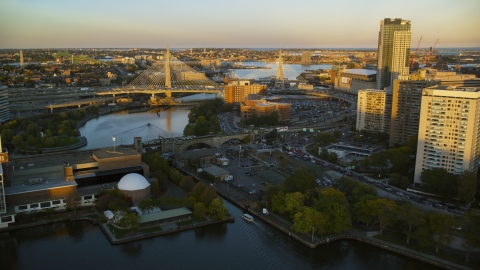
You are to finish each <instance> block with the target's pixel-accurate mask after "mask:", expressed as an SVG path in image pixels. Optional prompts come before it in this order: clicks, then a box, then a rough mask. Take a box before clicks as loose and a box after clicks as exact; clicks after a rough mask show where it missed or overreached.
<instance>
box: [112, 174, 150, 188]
mask: <svg viewBox="0 0 480 270" xmlns="http://www.w3.org/2000/svg"><path fill="white" fill-rule="evenodd" d="M149 186H150V183H149V182H148V181H147V179H145V177H143V176H142V175H140V174H138V173H129V174H127V175H125V176H124V177H122V179H120V182H118V189H120V190H129V191H133V190H140V189H145V188H147V187H149Z"/></svg>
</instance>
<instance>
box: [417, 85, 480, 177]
mask: <svg viewBox="0 0 480 270" xmlns="http://www.w3.org/2000/svg"><path fill="white" fill-rule="evenodd" d="M479 154H480V88H477V87H455V86H432V87H428V88H425V89H423V91H422V104H421V111H420V123H419V131H418V145H417V155H416V156H417V159H416V163H415V179H414V180H415V182H416V183H421V181H420V176H421V174H422V172H423V171H424V170H427V169H433V168H444V169H446V170H447V171H448V172H449V173H452V174H457V175H458V174H461V173H462V172H463V171H471V172H474V173H477V171H478V162H479Z"/></svg>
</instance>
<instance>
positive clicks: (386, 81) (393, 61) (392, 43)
mask: <svg viewBox="0 0 480 270" xmlns="http://www.w3.org/2000/svg"><path fill="white" fill-rule="evenodd" d="M411 39H412V34H411V32H410V21H407V20H402V19H399V18H396V19H389V18H386V19H384V20H382V21H380V32H379V34H378V56H377V87H376V88H377V89H381V90H383V89H384V88H385V87H389V86H391V85H392V84H393V81H394V80H395V79H406V78H405V77H404V76H405V75H408V73H409V62H408V61H409V56H410V43H411Z"/></svg>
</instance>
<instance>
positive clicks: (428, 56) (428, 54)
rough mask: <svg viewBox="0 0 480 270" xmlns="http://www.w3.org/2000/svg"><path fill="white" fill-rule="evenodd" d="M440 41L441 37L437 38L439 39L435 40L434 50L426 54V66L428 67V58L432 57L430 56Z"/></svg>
mask: <svg viewBox="0 0 480 270" xmlns="http://www.w3.org/2000/svg"><path fill="white" fill-rule="evenodd" d="M439 41H440V39H438V38H437V41H435V44H434V45H433V47H432V50H431V51H429V52H428V53H427V55H426V56H425V67H428V60H429V59H430V56H431V55H432V54H433V52H434V51H435V47H437V44H438V42H439Z"/></svg>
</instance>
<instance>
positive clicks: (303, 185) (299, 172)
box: [284, 168, 317, 193]
mask: <svg viewBox="0 0 480 270" xmlns="http://www.w3.org/2000/svg"><path fill="white" fill-rule="evenodd" d="M284 184H285V188H286V189H287V191H288V192H297V191H299V192H301V193H305V191H307V190H309V189H313V188H315V187H316V186H317V183H316V182H315V171H313V170H312V169H307V168H297V169H295V170H294V171H293V173H292V174H291V175H289V176H288V177H287V178H286V179H285V182H284Z"/></svg>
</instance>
